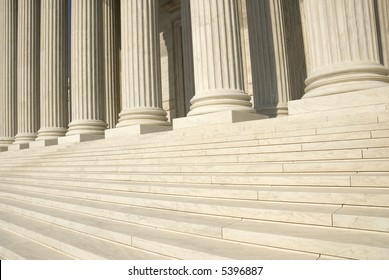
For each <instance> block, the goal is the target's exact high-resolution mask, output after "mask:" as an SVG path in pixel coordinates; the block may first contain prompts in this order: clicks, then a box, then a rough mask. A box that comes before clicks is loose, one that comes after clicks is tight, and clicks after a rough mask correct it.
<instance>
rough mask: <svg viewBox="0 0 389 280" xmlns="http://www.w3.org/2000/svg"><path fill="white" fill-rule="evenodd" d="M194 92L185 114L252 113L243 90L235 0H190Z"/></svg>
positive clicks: (248, 98)
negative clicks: (189, 108)
mask: <svg viewBox="0 0 389 280" xmlns="http://www.w3.org/2000/svg"><path fill="white" fill-rule="evenodd" d="M190 4H191V6H190V9H191V17H192V32H193V37H192V39H193V56H194V61H195V63H194V73H195V87H196V91H195V96H194V97H193V98H192V100H191V104H192V106H191V111H190V112H189V114H188V115H201V114H207V113H213V112H219V111H227V110H237V111H243V112H249V113H254V112H255V111H254V109H252V105H251V102H250V97H249V96H248V95H247V94H246V92H245V90H244V80H243V64H242V53H241V45H240V33H239V32H240V30H239V20H238V7H237V1H236V0H214V1H209V0H196V1H190Z"/></svg>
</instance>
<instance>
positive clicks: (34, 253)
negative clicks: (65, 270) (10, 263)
mask: <svg viewBox="0 0 389 280" xmlns="http://www.w3.org/2000/svg"><path fill="white" fill-rule="evenodd" d="M0 237H1V238H0V256H1V259H2V260H5V259H7V260H72V259H74V258H75V257H73V256H70V255H68V254H65V253H62V252H60V251H58V250H56V249H54V248H51V247H47V246H45V245H43V244H41V243H38V242H35V241H33V240H31V239H29V238H26V237H24V236H22V235H19V234H16V233H14V232H11V231H8V230H6V229H4V228H2V227H1V226H0Z"/></svg>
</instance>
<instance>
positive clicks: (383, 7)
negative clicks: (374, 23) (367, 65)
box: [376, 0, 389, 68]
mask: <svg viewBox="0 0 389 280" xmlns="http://www.w3.org/2000/svg"><path fill="white" fill-rule="evenodd" d="M376 8H377V10H378V14H379V26H380V31H381V32H380V35H381V46H382V62H383V64H384V65H385V66H386V67H387V68H389V2H388V0H378V1H377V7H376Z"/></svg>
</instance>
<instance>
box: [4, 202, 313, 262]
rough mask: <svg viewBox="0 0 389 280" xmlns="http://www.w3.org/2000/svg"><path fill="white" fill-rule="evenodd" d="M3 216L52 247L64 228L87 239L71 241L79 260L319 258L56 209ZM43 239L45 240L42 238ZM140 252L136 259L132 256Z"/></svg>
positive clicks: (62, 239) (63, 241)
mask: <svg viewBox="0 0 389 280" xmlns="http://www.w3.org/2000/svg"><path fill="white" fill-rule="evenodd" d="M3 213H4V212H3V211H1V210H0V224H6V225H7V226H8V227H9V228H12V229H13V230H15V231H20V232H22V233H23V234H24V235H29V236H32V237H33V238H36V239H39V240H40V242H45V243H53V244H54V245H55V244H56V243H59V244H66V243H69V241H68V240H69V239H71V238H70V237H69V235H67V232H69V231H70V230H69V228H71V232H72V234H73V235H75V236H77V237H78V236H86V237H87V238H88V239H85V240H83V241H82V242H80V240H78V242H74V241H73V242H72V243H73V247H83V248H88V252H87V253H85V252H84V251H85V249H81V250H77V249H73V250H72V252H73V253H74V254H75V255H76V256H77V257H79V258H80V259H99V258H101V256H103V258H107V257H108V258H109V259H147V258H146V257H148V256H152V257H153V258H154V259H158V258H159V259H164V258H179V259H317V258H318V257H319V255H318V254H310V253H304V252H296V251H291V250H285V249H278V248H271V247H268V246H266V247H265V246H258V245H250V244H244V243H241V242H233V241H224V240H220V239H214V238H209V237H202V236H195V235H187V234H181V233H176V232H172V231H165V230H160V229H155V228H151V227H145V226H140V225H134V224H128V223H122V222H117V221H112V220H105V219H101V218H97V217H93V216H85V215H81V214H72V213H66V212H64V211H60V210H55V209H54V210H53V214H52V215H51V214H45V213H41V212H39V210H38V208H36V209H35V211H33V210H24V214H26V215H19V214H16V213H14V212H9V211H8V212H7V213H9V214H8V215H9V217H11V218H12V220H11V219H9V220H7V221H3V217H2V216H3V215H2V214H3ZM39 214H40V215H39ZM28 215H39V216H40V218H44V217H46V219H48V221H46V222H43V221H39V220H38V219H35V218H33V217H31V216H28ZM59 225H60V226H59ZM43 235H45V236H46V238H42V240H41V236H43ZM77 237H74V238H77ZM95 240H98V242H99V243H103V244H104V243H107V244H111V247H107V248H105V247H104V246H101V245H100V246H96V245H97V244H95V243H94V241H95ZM107 240H110V241H107ZM117 244H126V246H125V245H121V246H120V247H121V248H127V251H128V250H130V249H131V250H132V251H133V252H136V254H135V253H132V255H131V254H130V255H129V254H128V253H127V252H125V253H122V252H120V251H119V249H118V247H119V246H118V245H117ZM61 249H62V250H68V249H67V246H64V245H62V246H61ZM107 250H108V251H107ZM112 251H113V254H110V253H109V252H112ZM114 251H117V252H114ZM145 252H154V253H145ZM142 253H143V255H141V256H138V255H137V254H142ZM142 256H143V258H142ZM161 256H166V257H161Z"/></svg>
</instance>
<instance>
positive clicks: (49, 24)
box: [37, 0, 68, 140]
mask: <svg viewBox="0 0 389 280" xmlns="http://www.w3.org/2000/svg"><path fill="white" fill-rule="evenodd" d="M67 2H68V1H67V0H41V19H42V22H41V73H40V74H41V75H40V93H41V97H40V100H41V128H40V130H39V131H38V138H37V140H44V139H56V138H58V137H61V136H64V135H65V133H66V132H67V126H68V104H67V103H68V92H67V83H68V25H67V23H68V11H67Z"/></svg>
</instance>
